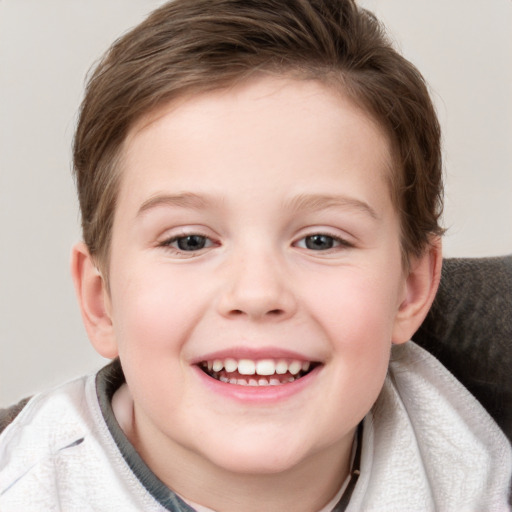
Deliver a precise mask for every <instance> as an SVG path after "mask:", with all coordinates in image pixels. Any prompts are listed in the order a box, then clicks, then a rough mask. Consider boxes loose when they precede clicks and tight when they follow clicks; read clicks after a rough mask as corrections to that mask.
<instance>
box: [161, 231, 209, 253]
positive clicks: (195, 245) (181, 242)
mask: <svg viewBox="0 0 512 512" xmlns="http://www.w3.org/2000/svg"><path fill="white" fill-rule="evenodd" d="M162 245H164V246H166V247H171V248H173V249H177V250H178V251H183V252H193V251H200V250H201V249H206V248H208V247H212V246H213V245H214V244H213V242H212V241H211V240H210V239H209V238H208V237H206V236H203V235H184V236H176V237H173V238H170V239H169V240H166V241H165V242H164V243H163V244H162Z"/></svg>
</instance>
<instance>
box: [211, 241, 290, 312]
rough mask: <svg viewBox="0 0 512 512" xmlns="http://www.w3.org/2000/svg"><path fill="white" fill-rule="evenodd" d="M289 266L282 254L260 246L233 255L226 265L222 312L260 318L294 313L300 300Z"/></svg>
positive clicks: (220, 308)
mask: <svg viewBox="0 0 512 512" xmlns="http://www.w3.org/2000/svg"><path fill="white" fill-rule="evenodd" d="M285 267H286V265H284V264H283V262H282V261H281V259H280V257H279V256H276V255H272V254H269V253H263V251H259V250H254V251H244V253H243V254H236V255H233V257H232V258H230V261H229V262H226V268H225V269H224V276H225V280H224V282H223V285H222V286H223V290H222V293H221V295H220V297H219V302H218V308H219V312H220V314H221V315H223V316H225V317H228V318H236V317H246V318H249V319H251V320H258V321H263V320H265V321H268V320H274V321H281V320H285V319H287V318H289V317H291V316H293V315H294V314H295V311H296V309H297V302H296V298H295V294H294V293H293V291H292V282H291V279H290V278H289V274H288V272H287V271H286V268H285Z"/></svg>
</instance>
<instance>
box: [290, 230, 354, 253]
mask: <svg viewBox="0 0 512 512" xmlns="http://www.w3.org/2000/svg"><path fill="white" fill-rule="evenodd" d="M296 245H297V247H301V248H303V249H309V250H311V251H328V250H329V249H333V248H335V247H340V246H345V247H351V244H350V243H348V242H347V241H346V240H343V239H341V238H338V237H335V236H331V235H324V234H321V233H316V234H314V235H308V236H305V237H304V238H301V239H300V240H299V241H298V242H297V244H296Z"/></svg>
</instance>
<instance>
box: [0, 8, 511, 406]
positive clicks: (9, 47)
mask: <svg viewBox="0 0 512 512" xmlns="http://www.w3.org/2000/svg"><path fill="white" fill-rule="evenodd" d="M161 3H162V2H161V1H155V0H0V406H2V405H8V404H10V403H13V402H14V401H16V400H18V399H20V398H22V397H24V396H27V395H30V394H33V393H35V392H37V391H39V390H42V389H45V388H47V387H49V386H52V385H55V384H57V383H59V382H62V381H63V380H65V379H69V378H72V377H73V376H76V375H79V374H82V373H84V372H90V371H94V370H95V369H97V368H99V367H100V366H101V365H102V364H104V362H105V360H103V359H102V358H101V357H100V356H98V355H96V354H95V352H94V351H93V349H92V348H91V347H90V345H89V342H88V341H87V337H86V335H85V331H84V329H83V327H82V323H81V319H80V314H79V310H78V306H77V305H76V301H75V296H74V291H73V287H72V282H71V279H70V277H69V254H70V248H71V246H72V244H73V243H74V242H76V241H78V240H79V239H80V233H79V229H78V208H77V203H76V199H75V192H74V188H73V187H74V186H73V181H72V178H71V173H70V146H71V139H72V135H73V128H74V124H75V120H76V111H77V108H78V105H79V102H80V99H81V95H82V90H83V83H84V77H85V75H86V73H87V71H88V69H89V68H90V66H91V65H92V64H93V63H94V62H95V61H96V60H97V59H98V58H99V56H100V55H101V54H102V53H103V51H104V50H105V49H106V48H107V46H108V45H109V44H110V43H111V42H112V41H113V40H114V39H115V38H116V37H118V36H119V35H121V34H122V33H123V32H125V31H126V30H127V29H128V28H129V27H131V26H133V25H135V24H136V23H137V22H139V21H140V20H141V19H142V18H143V17H144V16H145V15H146V14H147V13H148V12H149V11H151V10H152V9H153V8H155V7H156V6H157V5H159V4H161ZM361 3H362V4H363V5H366V6H367V7H369V8H370V9H371V10H374V11H375V12H376V13H377V14H378V15H379V16H380V17H381V19H383V21H384V22H385V23H386V24H387V26H388V29H389V30H390V32H391V34H392V36H393V38H394V39H395V40H396V43H397V45H398V47H399V48H401V50H402V52H403V53H404V54H405V55H406V56H407V57H408V58H409V59H410V60H412V61H413V62H414V63H415V64H416V65H417V66H418V67H419V69H420V70H421V71H422V73H423V74H424V76H425V77H426V78H427V81H428V82H429V83H430V86H431V88H432V94H433V96H434V100H435V103H436V106H437V109H438V112H439V116H440V119H441V122H442V125H443V128H444V153H445V170H446V195H447V197H446V212H445V225H446V226H447V227H448V228H449V232H448V234H447V236H446V239H445V255H446V256H489V255H499V254H505V253H510V252H512V201H511V200H510V196H511V192H512V168H511V167H512V166H511V162H512V158H511V157H512V94H511V93H512V66H511V63H512V2H511V1H510V0H491V1H489V0H449V1H446V0H429V1H428V2H426V1H423V2H419V1H411V0H365V1H363V2H361Z"/></svg>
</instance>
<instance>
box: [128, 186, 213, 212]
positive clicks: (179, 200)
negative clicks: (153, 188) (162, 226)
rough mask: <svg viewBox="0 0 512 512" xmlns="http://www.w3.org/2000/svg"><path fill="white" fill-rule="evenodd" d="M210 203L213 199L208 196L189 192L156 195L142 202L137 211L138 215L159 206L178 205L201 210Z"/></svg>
mask: <svg viewBox="0 0 512 512" xmlns="http://www.w3.org/2000/svg"><path fill="white" fill-rule="evenodd" d="M209 204H211V201H210V200H209V199H208V198H207V197H205V196H200V195H197V194H192V193H189V192H187V193H184V194H176V195H170V194H161V195H155V196H152V197H150V198H149V199H147V200H146V201H144V202H143V203H142V205H141V206H140V208H139V211H138V212H137V217H139V216H140V215H142V214H143V213H145V212H147V211H148V210H151V209H152V208H155V207H157V206H178V207H181V208H191V209H194V210H201V209H204V208H206V207H207V206H208V205H209Z"/></svg>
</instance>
